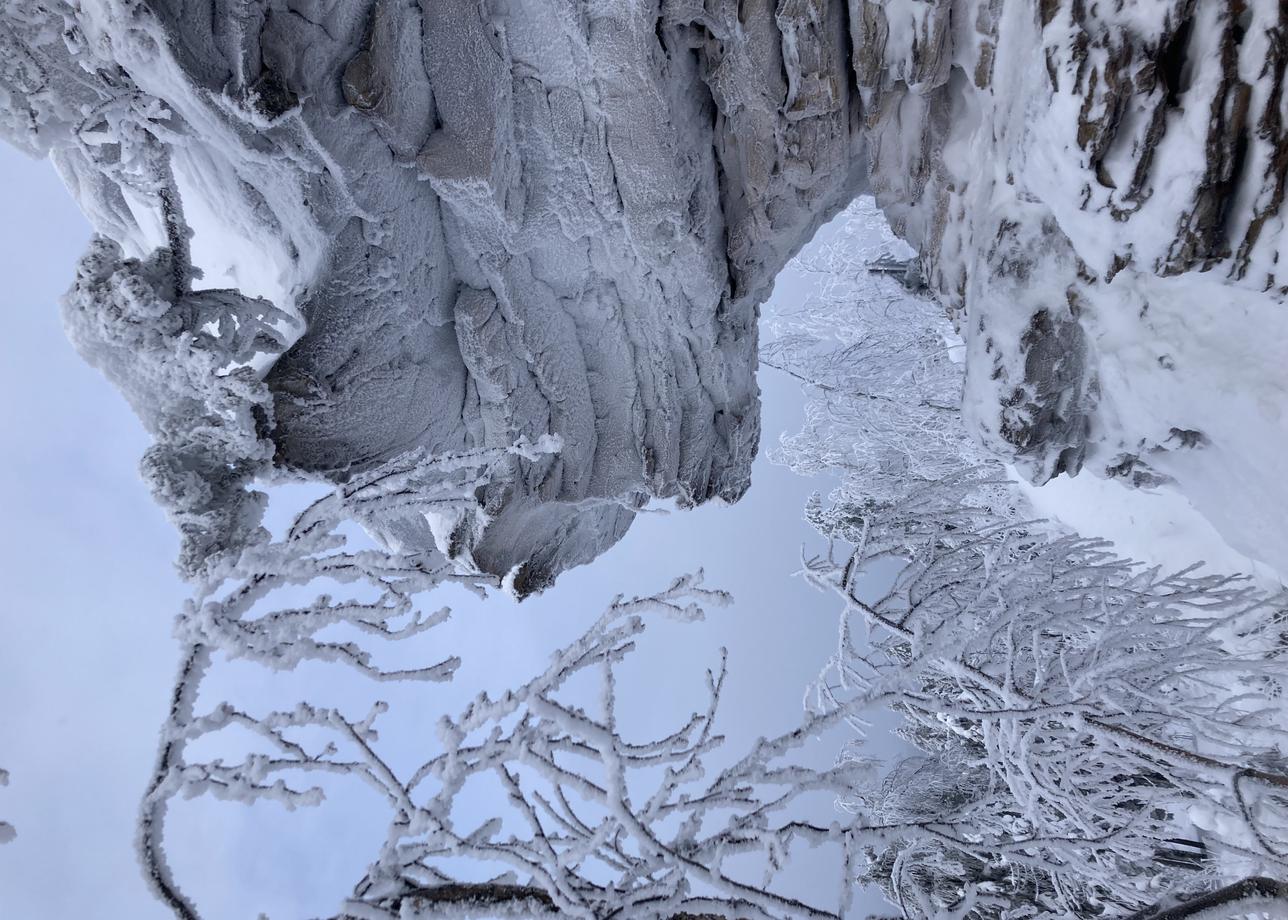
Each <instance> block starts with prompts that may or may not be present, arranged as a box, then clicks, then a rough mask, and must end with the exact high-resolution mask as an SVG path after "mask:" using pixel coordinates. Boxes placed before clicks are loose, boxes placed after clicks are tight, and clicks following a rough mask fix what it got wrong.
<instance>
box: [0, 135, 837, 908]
mask: <svg viewBox="0 0 1288 920" xmlns="http://www.w3.org/2000/svg"><path fill="white" fill-rule="evenodd" d="M0 194H2V195H3V200H4V201H5V202H6V204H7V207H6V217H7V219H6V220H5V221H4V222H3V228H2V229H0V234H3V239H0V278H4V279H5V282H6V284H5V286H4V288H3V295H0V296H2V297H3V307H4V309H5V311H6V315H8V316H9V317H10V333H9V335H8V336H6V337H5V339H4V341H3V343H2V344H0V348H3V352H4V353H3V358H2V359H0V393H2V394H3V395H2V396H0V431H3V433H4V434H3V445H4V451H3V453H2V454H0V458H2V459H0V464H2V465H3V468H2V470H0V472H2V475H0V483H2V485H0V489H2V490H3V491H2V492H0V503H2V504H0V507H3V509H4V524H3V528H2V532H0V579H2V580H3V582H2V583H3V585H4V596H5V600H6V602H5V604H4V606H3V609H0V626H2V632H0V635H2V636H3V643H2V644H0V766H4V767H7V768H8V769H9V770H10V774H11V781H10V784H9V786H8V787H7V788H0V818H3V819H5V820H9V821H11V822H12V823H13V824H14V825H15V826H16V827H17V828H18V839H17V840H16V841H15V842H14V843H13V844H10V845H9V846H7V847H5V848H4V849H2V850H0V916H3V917H5V918H18V920H27V918H30V920H62V918H68V920H71V918H81V917H93V918H100V917H105V918H116V917H120V918H127V917H128V918H130V920H146V918H153V917H157V918H160V917H165V916H167V912H166V911H165V910H163V909H162V908H161V907H160V906H159V905H157V904H155V903H154V902H153V901H152V900H151V898H150V896H149V895H148V893H147V891H146V889H145V888H144V886H143V883H142V881H141V878H140V876H139V872H138V869H137V868H136V864H135V859H134V851H133V822H134V813H135V808H136V803H137V800H138V796H139V793H140V791H141V787H142V784H143V783H144V781H145V779H146V777H147V773H148V770H149V768H150V764H151V761H152V759H153V757H154V754H155V737H156V728H157V726H158V725H159V724H160V722H161V719H162V717H163V713H164V709H165V705H166V694H167V691H168V688H169V684H170V680H171V677H172V673H173V670H174V668H175V665H176V662H175V660H174V657H175V651H174V649H175V647H174V644H173V642H172V640H171V638H170V622H171V618H172V616H173V614H174V612H175V611H176V610H177V609H178V605H179V604H180V602H181V600H182V598H183V596H184V590H183V586H182V585H181V583H180V582H179V580H178V578H177V577H176V575H175V574H174V571H173V568H172V567H171V560H172V559H173V558H174V555H175V550H176V540H175V538H174V535H173V533H172V531H171V529H170V525H169V524H168V523H167V522H166V521H165V519H164V517H163V516H162V514H161V512H160V511H159V510H158V509H157V508H156V507H155V506H154V505H153V503H152V501H151V499H150V498H149V496H148V494H147V492H146V490H145V488H144V487H143V485H142V483H141V481H140V480H139V478H138V475H137V473H136V465H137V462H138V458H139V456H140V454H141V453H142V451H143V449H144V448H145V446H146V444H147V439H146V437H145V435H144V433H143V431H142V429H141V427H140V425H139V423H138V421H137V420H136V419H135V418H134V417H133V415H132V414H131V413H130V411H129V409H128V408H127V406H126V405H125V403H124V401H123V400H122V398H121V397H120V396H119V395H118V394H117V393H116V392H115V391H114V390H112V389H111V388H110V386H109V385H108V384H107V383H106V382H105V381H104V380H103V379H102V378H100V377H99V375H98V374H97V372H95V371H94V370H92V369H91V368H89V367H87V366H86V365H84V364H83V363H82V362H81V361H80V359H79V358H78V357H77V356H76V354H75V353H74V351H73V350H72V348H71V346H70V345H69V344H68V343H67V341H66V339H65V338H64V337H63V334H62V330H61V325H60V321H59V314H58V307H57V299H58V297H59V295H60V294H61V292H62V291H63V290H65V289H66V288H67V286H68V285H69V283H70V281H71V278H72V273H73V267H74V264H75V261H76V259H77V257H78V256H79V255H80V253H81V251H82V250H83V247H84V244H85V241H86V239H87V236H88V230H87V227H86V226H85V223H84V221H83V219H82V218H81V217H80V214H79V212H78V211H77V210H76V208H75V206H74V204H73V203H72V201H71V199H70V197H69V196H68V195H67V193H66V191H65V190H64V189H63V188H62V186H61V183H59V181H58V180H57V177H56V176H55V174H54V172H53V170H52V168H51V167H50V166H49V165H48V164H47V163H37V162H33V161H30V160H28V159H26V158H25V157H23V156H22V155H20V154H18V153H16V152H14V151H12V150H11V149H9V148H7V147H4V146H3V145H0ZM803 283H804V282H803V280H802V279H801V278H798V277H792V276H790V274H789V275H786V276H785V277H784V278H782V279H780V282H779V286H778V290H777V292H776V295H775V298H774V301H772V302H771V305H770V309H772V305H773V303H775V302H776V303H782V304H784V305H788V304H790V302H791V298H794V297H799V296H802V292H803ZM761 386H762V390H763V398H764V416H763V429H764V438H763V443H762V448H763V447H768V446H769V445H770V444H771V443H772V442H773V441H775V440H776V439H777V436H778V434H779V433H780V432H782V431H784V430H795V429H796V428H798V427H799V423H800V420H801V403H802V398H801V395H800V393H799V391H798V390H797V389H796V385H795V384H794V383H793V382H790V381H787V380H784V379H783V378H781V376H778V375H774V372H772V371H766V372H764V373H762V376H761ZM830 485H831V484H830V483H827V482H819V481H808V480H805V479H802V478H800V477H797V476H795V475H794V474H792V473H790V472H789V471H787V470H785V469H782V468H780V467H775V466H773V465H772V464H770V463H768V462H767V460H766V459H765V457H764V454H763V451H762V455H761V457H760V459H758V460H757V462H756V465H755V467H754V471H753V484H752V488H751V490H750V492H749V493H748V495H747V496H746V497H745V498H744V499H743V500H742V501H741V502H740V503H738V504H737V505H735V506H719V505H716V504H710V505H707V506H705V507H703V508H700V509H698V510H696V511H692V512H687V513H677V514H671V515H642V516H641V517H640V519H639V520H638V521H637V522H636V524H635V526H634V527H633V528H632V529H631V532H630V533H629V534H628V535H627V536H626V538H625V539H623V540H622V541H621V543H619V544H618V545H617V546H615V547H614V548H612V549H611V550H609V551H608V552H607V553H606V554H604V556H602V557H601V558H600V559H599V560H598V561H596V562H595V563H594V564H593V565H591V566H587V567H583V568H580V569H577V570H574V571H571V572H568V573H566V574H565V575H564V576H562V577H561V579H560V581H559V583H558V584H557V585H556V586H555V587H554V588H553V589H552V590H550V591H548V592H546V593H545V594H544V595H541V596H539V597H537V598H533V599H531V600H529V601H526V602H525V603H523V604H522V605H515V604H514V603H512V602H510V601H509V600H508V599H505V598H495V599H493V600H491V601H489V602H487V603H485V604H480V603H478V602H477V601H474V600H473V599H472V598H469V597H468V596H466V595H464V594H463V593H461V592H455V593H452V594H451V596H450V600H441V601H440V599H439V598H438V597H434V598H431V599H430V601H428V603H430V604H432V605H435V606H437V605H438V604H440V603H449V602H450V603H451V604H452V605H453V607H454V608H455V610H456V616H455V617H454V620H453V623H452V624H451V625H450V626H449V627H447V628H446V629H445V630H444V631H443V632H442V633H441V634H440V633H439V632H438V631H435V633H433V636H434V637H435V640H434V641H435V642H436V643H445V644H443V645H442V648H444V649H445V650H448V651H451V652H456V653H459V654H461V655H462V657H463V658H464V659H465V664H464V666H463V668H462V670H461V672H460V674H459V677H458V679H457V681H456V682H455V683H454V684H453V685H452V686H451V687H448V688H445V689H434V690H431V691H430V692H431V693H432V694H433V696H432V697H428V698H427V697H426V696H425V695H424V694H425V691H424V689H423V688H416V690H415V693H416V694H419V696H418V697H417V698H416V702H415V703H414V704H413V705H410V706H409V707H408V708H409V710H410V711H411V713H412V715H413V717H414V716H415V715H416V713H417V710H418V709H419V710H420V711H421V712H422V713H423V715H422V717H421V720H422V722H423V723H424V724H429V723H430V722H431V721H432V718H433V717H434V716H436V715H437V713H438V712H439V711H443V710H444V709H451V708H454V707H456V706H457V705H459V703H460V702H461V701H463V700H464V699H465V698H466V697H467V696H469V695H472V694H473V693H475V692H477V690H479V689H481V688H483V687H490V688H492V689H494V690H495V689H502V688H503V687H504V686H506V685H508V684H510V683H514V682H517V681H519V680H522V679H526V678H527V677H528V676H530V675H531V674H532V673H535V672H536V671H537V670H539V669H540V668H541V667H543V666H544V664H545V662H546V660H547V656H548V654H549V652H550V651H551V650H552V649H553V648H555V647H557V646H558V645H560V644H562V643H563V642H565V641H567V640H568V639H571V638H573V637H574V636H576V635H578V634H579V633H580V632H581V630H582V629H584V628H585V626H586V625H588V624H589V623H590V622H591V621H592V620H593V619H594V618H595V617H596V616H597V615H598V613H599V612H600V610H601V609H602V607H603V606H604V604H605V603H607V601H608V600H609V599H610V598H611V596H612V595H613V594H614V593H615V592H618V591H621V592H625V593H628V594H633V593H643V592H649V591H652V590H654V589H657V588H660V587H662V586H664V585H665V583H666V582H667V581H668V580H669V579H670V578H671V577H673V576H674V575H676V574H679V573H682V572H685V571H691V570H693V569H696V568H698V567H699V566H701V567H703V568H705V570H706V573H707V582H708V584H710V585H712V586H715V587H721V588H726V589H728V590H731V591H733V593H734V595H735V599H736V603H735V605H734V606H733V607H732V608H729V609H725V610H717V611H712V612H711V615H710V618H709V620H708V621H707V622H706V623H704V624H701V625H699V626H688V627H668V628H665V629H661V630H659V632H658V635H657V637H656V640H655V641H654V642H653V643H652V644H651V645H648V646H646V647H644V648H643V649H642V650H641V654H640V655H639V656H638V657H637V659H636V662H635V665H634V666H633V667H632V668H628V669H627V670H626V671H625V672H624V675H623V680H624V682H625V683H626V686H627V687H628V690H627V691H626V692H627V693H628V694H629V699H630V700H631V701H632V702H631V703H630V706H631V709H630V718H631V719H632V720H633V722H634V723H635V724H637V725H638V727H639V731H640V732H641V733H644V732H646V731H647V729H648V727H649V726H653V727H655V728H657V729H668V730H669V729H670V728H672V727H674V722H675V720H676V719H677V718H678V716H679V715H680V714H681V710H683V712H685V713H687V711H688V709H689V708H690V707H692V706H694V705H696V704H697V702H698V695H699V692H700V688H701V686H702V679H703V676H702V675H703V669H704V668H705V667H707V666H709V665H712V664H714V663H715V661H716V660H717V659H716V655H717V650H718V648H719V647H720V646H721V645H725V646H727V647H728V648H729V652H730V679H729V684H728V689H727V695H726V704H725V710H724V721H723V724H722V729H723V731H725V733H726V734H727V735H728V736H729V745H730V748H731V751H736V750H737V749H738V748H740V747H741V746H743V745H745V744H746V743H748V742H750V741H752V740H754V739H755V738H756V737H758V736H760V735H764V734H771V733H775V732H778V731H783V730H786V729H788V728H790V727H791V726H792V725H793V724H794V723H795V721H796V720H797V718H798V717H799V713H800V707H801V700H802V692H803V690H804V688H805V686H806V685H807V684H808V682H809V681H810V680H811V679H812V678H813V677H814V676H815V675H816V674H817V672H818V669H819V667H820V666H821V665H822V663H823V662H824V660H825V659H826V657H827V655H828V654H829V653H830V651H831V646H832V643H833V642H834V640H835V629H834V624H835V615H836V608H835V604H834V603H833V602H832V601H831V599H830V598H828V597H826V596H824V595H822V594H819V593H818V592H816V591H814V590H812V589H811V588H809V587H808V586H807V585H806V584H804V582H803V581H802V580H800V579H799V578H793V577H791V576H792V573H793V572H794V570H795V569H796V568H797V567H798V558H799V551H800V547H801V545H802V544H803V543H808V544H810V545H812V546H813V547H814V548H815V549H817V548H819V546H820V543H819V540H818V538H817V536H816V535H815V534H813V532H812V531H811V530H810V529H809V527H808V526H807V525H805V524H804V523H803V521H802V520H801V508H802V506H803V504H804V502H805V499H806V497H807V496H808V495H809V493H810V492H811V491H812V490H814V489H822V490H823V491H825V492H826V491H827V489H828V488H830ZM438 647H439V646H438V645H436V646H435V648H438ZM328 686H329V684H328V681H327V679H326V678H324V677H322V676H320V675H318V674H316V673H310V672H308V671H307V669H306V670H305V671H304V672H303V673H300V674H296V675H291V676H290V677H288V678H282V679H271V678H269V677H268V676H267V675H265V674H263V673H259V672H257V671H256V669H254V668H252V667H250V666H244V667H225V668H224V669H222V670H221V671H219V673H218V674H217V675H216V676H215V678H214V679H213V680H212V683H211V684H210V685H209V686H208V689H218V690H219V691H221V692H227V693H229V694H230V695H233V696H241V697H243V698H246V697H253V698H259V699H268V698H278V697H280V700H279V701H281V702H293V696H292V694H295V695H304V694H317V693H322V692H326V689H327V688H328ZM403 692H404V691H400V690H390V689H389V688H388V687H387V685H386V686H383V687H382V688H381V694H380V695H381V696H386V697H387V696H389V695H390V694H391V693H392V694H394V696H395V697H397V696H398V695H399V694H401V693H403ZM414 724H415V718H413V725H414ZM410 737H412V738H414V733H413V734H412V735H411V736H410ZM838 744H839V742H836V743H831V744H830V747H829V746H824V747H823V748H821V749H820V756H826V757H831V756H833V755H834V754H835V752H836V750H837V747H838ZM375 805H376V803H373V802H371V801H370V800H368V799H365V798H364V797H363V795H362V794H355V795H353V796H350V797H345V796H339V797H333V801H332V802H331V804H329V805H327V806H324V807H323V808H321V809H318V810H316V811H313V810H308V811H303V812H296V813H294V814H287V813H285V812H283V811H281V810H280V809H278V808H277V806H275V805H263V806H256V807H254V808H252V809H248V808H245V807H243V806H240V805H231V804H224V803H218V802H211V801H209V800H205V799H202V800H197V801H194V802H191V803H182V804H180V805H178V806H176V807H175V809H174V812H173V820H172V823H171V825H170V827H171V832H170V837H169V844H168V845H169V848H170V850H171V852H172V858H173V861H174V863H175V867H176V871H177V873H178V875H179V878H180V882H181V884H182V885H183V887H184V889H185V890H186V891H188V892H189V893H190V894H191V895H192V896H194V897H195V898H196V899H197V901H198V903H199V904H200V905H201V906H202V907H203V910H204V911H205V913H206V914H207V916H208V918H209V920H215V918H223V917H230V918H231V917H253V916H254V912H253V911H256V910H263V911H266V912H267V913H268V915H269V916H270V917H272V918H274V920H290V918H295V917H303V916H310V915H314V914H318V913H324V912H329V911H331V910H334V908H335V907H336V905H337V901H338V898H339V896H340V895H341V894H343V893H344V892H345V891H346V890H347V888H348V887H349V886H350V885H351V884H352V883H353V881H355V880H356V879H357V878H358V877H359V875H360V872H361V870H362V868H363V866H364V864H365V860H366V858H368V857H369V856H371V855H373V853H374V845H375V843H376V842H377V841H378V839H379V837H380V834H381V832H382V830H383V827H384V823H383V822H384V815H383V813H382V812H380V811H379V809H378V808H377V807H375ZM479 807H480V808H486V807H487V803H480V805H479ZM319 841H325V842H326V845H325V846H322V847H319V845H318V842H319ZM806 868H807V869H809V868H814V869H821V868H823V867H820V866H815V867H806ZM816 881H817V879H816V878H815V876H814V875H811V874H809V873H807V874H806V875H805V876H804V877H803V878H802V880H801V882H800V884H802V885H804V886H805V887H806V888H808V887H809V886H810V885H811V884H814V883H815V882H816Z"/></svg>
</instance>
